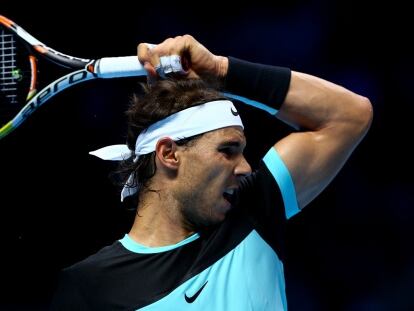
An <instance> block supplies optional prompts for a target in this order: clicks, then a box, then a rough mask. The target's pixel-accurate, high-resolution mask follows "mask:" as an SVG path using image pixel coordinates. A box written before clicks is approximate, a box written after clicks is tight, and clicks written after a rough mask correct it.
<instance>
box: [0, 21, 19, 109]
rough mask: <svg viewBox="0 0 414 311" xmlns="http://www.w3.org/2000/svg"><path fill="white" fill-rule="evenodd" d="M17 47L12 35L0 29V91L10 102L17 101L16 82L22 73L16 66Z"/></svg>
mask: <svg viewBox="0 0 414 311" xmlns="http://www.w3.org/2000/svg"><path fill="white" fill-rule="evenodd" d="M16 54H17V47H16V40H15V38H14V35H12V34H10V33H6V32H5V31H4V30H3V29H0V92H1V93H2V97H3V98H6V99H8V102H9V103H10V104H16V103H17V83H18V81H19V80H21V79H22V73H21V72H20V70H19V69H18V68H17V60H16Z"/></svg>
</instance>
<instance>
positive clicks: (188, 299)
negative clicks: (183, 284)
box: [184, 281, 208, 303]
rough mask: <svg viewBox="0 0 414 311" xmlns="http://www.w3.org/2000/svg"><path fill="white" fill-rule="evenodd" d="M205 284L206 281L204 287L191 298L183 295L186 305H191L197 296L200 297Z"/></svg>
mask: <svg viewBox="0 0 414 311" xmlns="http://www.w3.org/2000/svg"><path fill="white" fill-rule="evenodd" d="M207 283H208V281H206V282H205V283H204V285H203V286H201V288H200V289H199V290H198V291H197V292H196V293H195V294H194V295H193V296H191V297H188V296H187V294H184V298H185V301H187V302H188V303H193V302H194V301H195V300H196V299H197V297H198V295H200V293H201V291H202V290H203V289H204V286H206V285H207Z"/></svg>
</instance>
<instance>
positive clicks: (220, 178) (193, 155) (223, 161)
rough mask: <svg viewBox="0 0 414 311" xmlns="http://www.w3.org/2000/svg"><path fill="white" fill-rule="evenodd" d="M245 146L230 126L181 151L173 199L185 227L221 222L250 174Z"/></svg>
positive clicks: (244, 141)
mask: <svg viewBox="0 0 414 311" xmlns="http://www.w3.org/2000/svg"><path fill="white" fill-rule="evenodd" d="M245 146H246V138H245V137H244V133H243V130H242V129H241V128H240V127H237V126H232V127H227V128H223V129H218V130H215V131H211V132H208V133H205V134H204V135H203V136H201V137H200V138H199V139H197V140H196V141H195V143H194V145H192V146H190V147H188V148H185V147H184V149H183V150H182V155H181V160H182V161H181V165H180V168H179V170H178V185H177V188H176V191H175V197H176V199H177V200H178V202H180V207H181V213H182V215H183V219H184V222H185V224H186V225H188V226H190V227H192V228H194V229H196V228H199V227H200V226H209V225H213V224H217V223H219V222H221V221H223V220H224V218H225V216H226V213H227V212H228V211H229V210H230V208H231V203H230V201H229V200H230V197H231V194H232V193H233V191H234V190H235V189H236V188H237V187H238V185H239V180H240V178H241V177H243V176H244V175H246V174H249V173H250V172H251V168H250V165H249V164H248V163H247V161H246V159H245V158H244V156H243V150H244V148H245Z"/></svg>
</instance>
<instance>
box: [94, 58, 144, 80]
mask: <svg viewBox="0 0 414 311" xmlns="http://www.w3.org/2000/svg"><path fill="white" fill-rule="evenodd" d="M94 67H95V68H94V73H95V74H96V75H98V77H99V78H120V77H134V76H145V75H147V72H146V71H145V69H144V66H142V65H141V63H140V62H139V61H138V57H137V56H123V57H104V58H101V59H99V60H98V61H97V62H96V63H95V66H94Z"/></svg>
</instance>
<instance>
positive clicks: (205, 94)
mask: <svg viewBox="0 0 414 311" xmlns="http://www.w3.org/2000/svg"><path fill="white" fill-rule="evenodd" d="M142 88H143V90H144V92H143V93H141V94H139V95H138V94H135V95H134V96H133V98H132V100H131V105H130V107H129V109H128V110H127V111H126V115H127V118H128V134H127V144H128V147H129V149H130V150H135V142H136V140H137V137H138V136H139V134H140V133H141V132H142V131H143V130H145V129H146V128H148V127H149V126H150V125H152V124H154V123H156V122H157V121H160V120H162V119H164V118H166V117H168V116H169V115H172V114H174V113H176V112H178V111H181V110H184V109H187V108H189V107H192V106H197V105H200V104H203V103H205V102H208V101H213V100H218V99H223V98H224V96H223V94H221V93H220V92H219V91H217V90H216V89H214V88H212V87H209V86H208V85H207V84H206V83H205V82H203V81H202V80H200V79H188V80H161V81H158V82H156V83H155V84H153V85H151V86H147V85H142ZM200 136H202V134H200V135H196V136H193V137H189V138H185V139H182V140H179V141H176V144H177V145H179V146H191V143H193V142H194V141H195V140H196V139H197V138H198V137H200ZM134 158H135V153H134V152H132V156H131V157H130V158H128V159H127V160H125V161H122V162H121V164H120V166H119V169H118V170H117V172H116V173H117V174H118V178H117V180H118V181H119V183H120V184H121V185H124V184H126V182H127V179H128V177H129V175H131V174H133V182H132V183H128V184H127V185H126V186H127V187H138V188H139V191H138V197H135V198H134V199H136V200H138V199H139V194H140V193H142V191H156V190H154V189H149V188H148V184H149V181H150V179H151V178H152V177H153V176H154V175H155V172H156V169H157V168H156V165H155V151H154V152H151V153H149V154H145V155H141V156H140V157H139V158H138V161H136V162H134V161H133V159H134Z"/></svg>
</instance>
